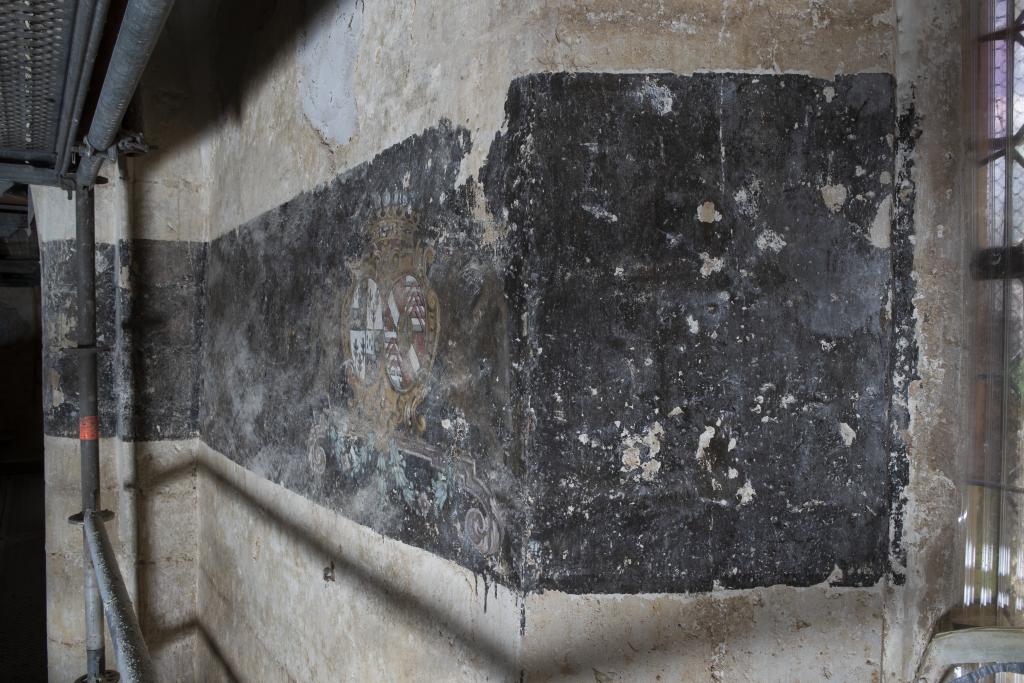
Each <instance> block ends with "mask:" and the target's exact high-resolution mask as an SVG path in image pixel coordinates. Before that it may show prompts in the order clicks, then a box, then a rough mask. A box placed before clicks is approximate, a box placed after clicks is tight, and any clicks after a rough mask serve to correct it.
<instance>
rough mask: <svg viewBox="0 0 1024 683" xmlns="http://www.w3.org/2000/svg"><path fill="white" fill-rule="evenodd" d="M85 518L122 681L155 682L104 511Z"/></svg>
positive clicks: (91, 553) (87, 537) (91, 554)
mask: <svg viewBox="0 0 1024 683" xmlns="http://www.w3.org/2000/svg"><path fill="white" fill-rule="evenodd" d="M83 517H84V519H83V522H84V524H83V528H84V529H85V543H86V546H87V547H88V548H89V556H90V558H91V560H92V566H93V569H95V572H96V583H97V584H99V589H100V596H101V598H102V599H103V611H104V612H105V613H106V615H107V624H109V627H110V639H111V640H113V641H114V649H115V650H116V651H117V668H118V672H119V673H120V674H121V680H122V681H127V682H128V683H135V682H140V683H148V682H149V681H155V680H156V675H155V673H154V670H153V660H152V659H150V656H149V649H148V648H147V647H146V641H145V640H144V639H143V638H142V629H141V628H140V627H139V619H138V617H137V616H136V615H135V609H134V607H132V599H131V598H130V597H129V596H128V590H127V588H125V585H124V579H122V578H121V571H120V569H118V566H117V558H115V557H114V548H113V547H112V546H111V545H110V538H109V537H108V536H107V530H106V528H104V526H103V521H102V519H101V517H100V513H98V512H86V513H85V514H84V515H83Z"/></svg>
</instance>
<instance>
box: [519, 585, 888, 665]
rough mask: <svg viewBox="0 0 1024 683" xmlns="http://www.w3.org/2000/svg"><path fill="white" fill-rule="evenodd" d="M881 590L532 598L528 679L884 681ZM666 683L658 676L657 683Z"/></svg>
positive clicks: (781, 588)
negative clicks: (659, 682)
mask: <svg viewBox="0 0 1024 683" xmlns="http://www.w3.org/2000/svg"><path fill="white" fill-rule="evenodd" d="M881 609H882V596H881V591H879V590H878V589H877V588H868V589H837V588H830V587H828V586H820V587H814V588H803V589H797V588H788V587H784V586H776V587H774V588H767V589H757V590H749V591H719V592H714V593H708V594H703V595H641V596H624V595H582V596H581V595H566V594H563V593H544V594H540V595H531V596H529V597H527V599H526V632H525V642H524V645H523V650H524V662H523V668H524V669H525V670H526V672H527V678H528V680H531V681H549V680H558V681H593V680H602V681H654V680H665V681H676V680H683V681H718V680H721V681H758V682H761V681H763V682H765V683H767V682H769V681H778V682H779V683H796V682H799V681H803V682H806V683H811V682H812V681H823V680H829V679H831V680H840V681H871V680H877V677H878V676H879V674H880V672H881V621H880V616H881ZM659 677H660V678H659Z"/></svg>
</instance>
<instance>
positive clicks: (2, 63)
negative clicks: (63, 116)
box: [0, 0, 70, 159]
mask: <svg viewBox="0 0 1024 683" xmlns="http://www.w3.org/2000/svg"><path fill="white" fill-rule="evenodd" d="M69 23H70V22H69V21H68V18H67V17H66V11H65V2H64V0H0V150H2V152H0V154H4V155H7V154H10V153H18V152H20V153H22V154H21V155H18V156H23V158H26V159H28V158H32V157H33V153H42V154H49V153H52V152H53V151H54V147H55V145H56V135H57V119H58V116H59V110H60V104H61V96H62V91H63V87H64V67H65V65H64V54H65V52H64V44H65V32H67V31H69V30H70V29H69V27H68V24H69Z"/></svg>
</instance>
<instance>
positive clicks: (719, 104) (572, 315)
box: [486, 74, 894, 592]
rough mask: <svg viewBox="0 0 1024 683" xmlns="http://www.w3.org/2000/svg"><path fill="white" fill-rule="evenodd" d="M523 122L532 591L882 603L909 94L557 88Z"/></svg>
mask: <svg viewBox="0 0 1024 683" xmlns="http://www.w3.org/2000/svg"><path fill="white" fill-rule="evenodd" d="M506 113H507V117H508V125H507V133H506V134H504V135H503V136H502V137H501V138H500V139H498V140H497V141H496V142H495V144H494V146H493V148H492V149H493V151H492V156H491V159H492V167H491V168H489V169H488V171H487V174H486V176H487V185H488V198H489V203H490V208H491V209H492V210H493V211H496V212H501V211H507V215H508V222H509V225H510V226H511V232H510V248H509V253H510V254H512V255H513V262H512V263H511V265H510V275H509V280H508V286H507V292H508V295H509V302H510V312H509V313H510V319H511V320H513V321H516V322H517V327H516V329H515V332H514V333H515V337H514V338H513V344H512V356H513V358H514V359H515V360H516V363H515V364H514V366H513V367H514V368H516V369H515V370H514V380H513V392H512V395H513V396H516V397H518V400H519V403H520V406H519V408H518V413H519V414H522V415H525V416H527V417H526V419H524V424H525V425H526V426H527V427H528V428H529V430H530V433H529V435H528V444H529V445H528V455H527V469H528V473H527V475H526V488H527V490H529V491H530V494H531V496H532V498H533V499H534V500H535V501H536V502H535V507H534V509H532V510H531V511H530V515H529V520H528V526H527V530H526V534H527V538H526V540H525V547H524V557H525V561H524V570H523V576H524V582H525V585H526V587H528V588H554V589H560V590H566V591H572V592H592V591H593V592H635V591H679V590H687V591H697V590H708V589H711V588H712V587H714V586H715V585H716V584H717V585H721V586H725V587H748V586H762V585H770V584H775V583H784V584H792V585H807V584H813V583H817V582H821V581H824V580H826V579H827V578H829V577H831V580H832V581H834V582H835V583H838V584H842V585H866V584H871V583H874V582H875V581H877V580H878V579H879V578H880V577H881V576H883V574H884V573H885V571H886V569H887V567H888V544H887V540H888V530H889V509H890V500H889V499H890V495H891V485H890V481H889V474H888V471H887V467H888V464H889V458H888V453H889V451H890V449H889V448H888V444H887V438H888V434H889V432H888V430H887V427H886V425H887V419H886V412H887V406H888V396H889V393H890V391H889V386H890V382H889V348H890V347H889V339H890V336H891V335H892V322H891V320H890V313H889V297H890V292H891V289H892V263H891V257H890V249H889V248H888V247H889V238H890V230H891V210H892V194H893V192H892V179H893V171H894V157H893V142H894V141H893V133H894V84H893V81H892V79H891V77H889V76H885V75H876V74H870V75H857V76H844V77H839V78H837V79H836V80H835V81H834V82H832V81H822V80H817V79H812V78H807V77H802V76H764V75H757V76H755V75H731V74H708V75H701V76H694V77H679V76H673V75H610V74H580V75H567V74H557V75H540V76H531V77H526V78H523V79H520V80H518V81H517V82H516V83H515V84H514V85H513V87H512V89H511V93H510V96H509V100H508V104H507V108H506ZM520 321H521V323H522V325H521V328H520V327H519V326H518V323H519V322H520Z"/></svg>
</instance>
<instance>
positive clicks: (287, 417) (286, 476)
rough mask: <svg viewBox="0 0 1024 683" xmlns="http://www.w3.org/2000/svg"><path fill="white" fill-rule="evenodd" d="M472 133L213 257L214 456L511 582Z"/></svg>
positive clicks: (326, 191)
mask: <svg viewBox="0 0 1024 683" xmlns="http://www.w3.org/2000/svg"><path fill="white" fill-rule="evenodd" d="M467 149H468V137H467V133H466V132H465V131H462V130H455V129H453V128H452V127H451V126H442V127H440V128H436V129H432V130H428V131H426V132H424V133H423V134H422V135H420V136H416V137H414V138H412V139H410V140H409V141H407V142H406V143H403V144H402V145H399V146H396V147H394V148H391V149H390V150H387V151H386V152H384V153H382V154H381V155H380V156H378V157H377V158H376V159H374V161H373V162H371V163H369V164H367V165H365V166H363V167H360V168H358V169H355V170H354V171H353V172H351V173H348V174H346V175H344V176H342V177H340V178H339V179H338V180H337V181H336V182H334V183H332V184H330V185H328V186H326V187H324V188H322V189H320V190H317V191H315V192H311V193H307V194H303V195H301V196H299V197H297V198H296V199H294V200H293V201H291V202H288V203H287V204H285V205H283V206H281V207H280V208H279V209H277V210H275V211H272V212H269V213H267V214H265V215H264V216H261V217H260V218H258V219H255V220H253V221H251V222H250V223H248V224H247V225H245V226H243V227H241V228H239V229H238V230H237V231H234V232H231V233H228V234H225V235H222V236H220V237H218V238H217V239H216V240H214V241H213V242H212V244H211V247H210V264H209V272H208V280H207V285H206V289H207V295H208V300H209V303H208V309H209V311H208V315H209V323H208V331H209V334H208V339H207V343H206V346H205V357H204V365H203V371H204V375H205V377H206V383H205V394H204V398H205V401H204V404H203V430H202V438H203V440H204V441H205V442H206V443H208V444H209V445H211V446H212V447H214V448H216V449H217V450H219V451H221V452H223V453H225V454H227V455H229V456H230V457H231V458H232V459H234V460H235V461H236V462H238V463H240V464H242V465H244V466H245V467H246V468H248V469H250V470H252V471H254V472H257V473H259V474H261V475H263V476H265V477H267V478H269V479H270V480H272V481H275V482H277V483H280V484H283V485H284V486H286V487H288V488H290V489H292V490H295V491H299V492H301V493H303V494H305V495H307V496H309V497H310V498H312V499H313V500H315V501H317V502H319V503H321V504H323V505H326V506H328V507H330V508H333V509H335V510H338V511H341V512H344V513H345V514H346V515H347V516H348V517H349V518H351V519H353V520H355V521H358V522H361V523H363V524H367V525H368V526H371V527H373V528H375V529H377V530H378V531H381V532H382V533H386V534H388V535H389V536H392V537H394V538H398V539H401V540H403V541H406V542H408V543H412V544H414V545H418V546H420V547H424V548H427V549H429V550H432V551H434V552H437V553H439V554H441V555H443V556H445V557H450V558H453V559H457V560H459V561H460V562H461V563H463V564H464V565H466V566H469V567H477V568H481V569H482V568H483V567H484V566H486V565H485V562H486V563H489V565H490V568H491V569H492V570H493V571H496V572H497V573H499V574H500V575H502V576H509V574H510V572H511V567H510V559H509V558H510V550H511V551H514V550H515V549H516V548H517V543H518V541H516V540H515V539H514V538H510V536H514V534H509V533H508V531H507V528H506V527H508V525H509V524H510V523H511V522H512V520H511V518H510V517H511V515H512V514H515V513H518V512H520V510H519V507H518V505H516V504H514V503H512V502H511V501H510V499H514V498H517V497H518V496H517V485H516V481H515V479H514V478H513V477H512V474H511V470H510V459H511V458H512V457H513V455H514V453H513V451H514V449H515V444H516V440H517V430H516V428H515V426H514V425H513V422H512V416H511V414H510V411H509V406H510V401H509V396H508V392H509V384H508V376H509V357H508V345H509V340H508V315H507V312H506V310H505V298H504V286H505V283H504V278H505V274H504V272H503V271H502V270H501V269H500V268H499V267H498V264H496V263H495V258H494V249H493V247H492V246H491V245H488V244H487V243H486V237H487V235H486V234H485V231H484V228H483V226H482V225H480V224H479V223H478V222H474V221H472V217H471V215H470V212H471V203H472V201H473V197H472V194H469V195H467V194H466V192H465V191H463V192H462V193H458V192H456V191H455V190H454V184H455V177H456V175H457V173H458V169H459V163H460V161H461V159H462V157H463V156H464V155H465V153H466V151H467Z"/></svg>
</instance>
